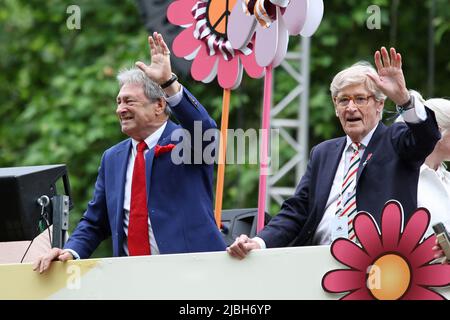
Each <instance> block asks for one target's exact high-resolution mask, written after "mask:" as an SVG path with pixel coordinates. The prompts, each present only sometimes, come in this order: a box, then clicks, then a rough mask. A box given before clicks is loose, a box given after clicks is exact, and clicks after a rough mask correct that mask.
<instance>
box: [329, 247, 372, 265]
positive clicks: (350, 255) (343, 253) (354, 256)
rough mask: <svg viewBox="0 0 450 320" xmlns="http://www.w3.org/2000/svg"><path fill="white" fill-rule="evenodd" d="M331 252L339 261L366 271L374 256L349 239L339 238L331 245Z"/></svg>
mask: <svg viewBox="0 0 450 320" xmlns="http://www.w3.org/2000/svg"><path fill="white" fill-rule="evenodd" d="M331 254H332V255H333V256H334V257H335V258H336V260H338V261H339V262H341V263H343V264H345V265H346V266H348V267H351V268H353V269H356V270H359V271H363V272H366V270H367V267H368V266H369V265H370V264H371V262H372V258H371V257H370V256H368V255H367V254H366V253H365V252H364V251H363V250H362V249H361V248H360V247H359V246H358V245H357V244H355V243H354V242H353V241H350V240H348V239H338V240H336V241H334V242H333V244H332V245H331Z"/></svg>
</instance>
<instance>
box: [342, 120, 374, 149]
mask: <svg viewBox="0 0 450 320" xmlns="http://www.w3.org/2000/svg"><path fill="white" fill-rule="evenodd" d="M377 127H378V124H377V125H376V126H375V127H373V129H372V130H370V131H369V133H368V134H367V135H366V136H365V137H364V138H363V139H362V140H361V141H360V143H361V145H362V146H363V147H364V148H366V147H367V146H368V145H369V142H370V139H372V136H373V133H374V132H375V130H376V129H377ZM346 138H347V142H346V144H345V149H344V150H347V149H348V147H349V146H350V145H351V144H352V139H350V137H349V136H346Z"/></svg>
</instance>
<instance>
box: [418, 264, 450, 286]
mask: <svg viewBox="0 0 450 320" xmlns="http://www.w3.org/2000/svg"><path fill="white" fill-rule="evenodd" d="M413 281H414V283H415V284H417V285H423V286H427V287H445V286H447V285H449V284H450V265H448V264H432V265H428V266H424V267H421V268H418V269H416V270H414V273H413Z"/></svg>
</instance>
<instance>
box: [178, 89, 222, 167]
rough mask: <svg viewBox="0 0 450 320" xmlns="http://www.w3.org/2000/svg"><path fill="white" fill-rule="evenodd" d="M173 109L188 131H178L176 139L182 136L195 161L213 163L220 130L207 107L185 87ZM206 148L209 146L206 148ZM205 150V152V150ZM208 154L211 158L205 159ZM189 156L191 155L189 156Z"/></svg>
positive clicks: (184, 145)
mask: <svg viewBox="0 0 450 320" xmlns="http://www.w3.org/2000/svg"><path fill="white" fill-rule="evenodd" d="M171 110H172V112H173V114H174V116H175V117H176V118H177V120H178V121H179V122H180V124H181V126H182V127H183V129H184V130H185V131H186V132H183V133H176V132H174V133H173V134H172V136H174V137H176V139H180V137H182V140H183V141H182V143H183V148H185V150H187V149H186V148H189V149H190V150H189V153H191V156H192V159H193V163H196V164H199V163H202V162H203V161H204V162H206V163H207V164H212V162H214V159H215V157H216V149H217V147H218V143H217V142H218V141H219V139H218V138H219V137H218V134H219V132H218V130H217V125H216V122H215V121H214V120H213V119H212V118H211V117H210V116H209V114H208V112H207V111H206V109H205V108H204V107H203V106H202V105H201V104H200V102H198V100H197V99H196V98H195V97H194V96H193V95H192V94H191V93H190V92H189V91H188V90H187V89H186V88H184V87H183V97H182V99H181V101H180V102H179V103H178V104H177V105H176V106H171ZM206 148H208V149H207V150H206ZM204 151H205V152H204ZM204 154H208V155H209V156H210V157H209V159H204V156H203V155H204ZM188 158H189V157H188Z"/></svg>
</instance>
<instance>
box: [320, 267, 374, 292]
mask: <svg viewBox="0 0 450 320" xmlns="http://www.w3.org/2000/svg"><path fill="white" fill-rule="evenodd" d="M365 285H366V274H365V272H360V271H355V270H332V271H329V272H327V273H326V274H325V276H324V277H323V279H322V288H323V289H324V290H325V291H327V292H331V293H339V292H346V291H352V290H356V289H361V288H362V287H364V286H365Z"/></svg>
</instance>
